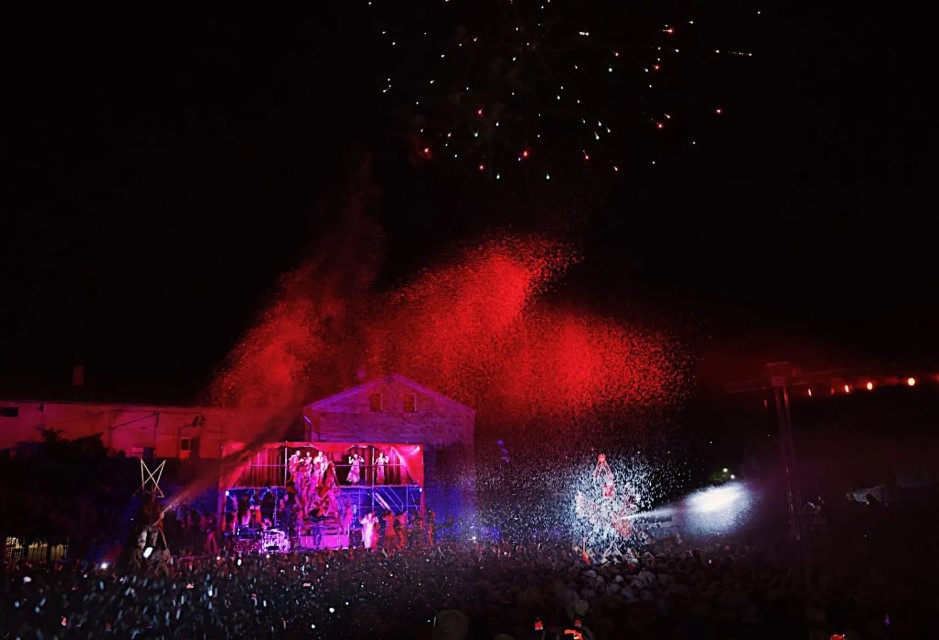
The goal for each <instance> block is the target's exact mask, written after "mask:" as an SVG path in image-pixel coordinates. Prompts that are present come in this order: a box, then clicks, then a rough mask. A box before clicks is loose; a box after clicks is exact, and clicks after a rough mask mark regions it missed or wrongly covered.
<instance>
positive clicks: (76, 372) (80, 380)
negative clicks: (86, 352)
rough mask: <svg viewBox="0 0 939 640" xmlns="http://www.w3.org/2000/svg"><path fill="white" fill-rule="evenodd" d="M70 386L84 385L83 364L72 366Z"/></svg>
mask: <svg viewBox="0 0 939 640" xmlns="http://www.w3.org/2000/svg"><path fill="white" fill-rule="evenodd" d="M72 386H73V387H83V386H85V365H83V364H76V365H75V366H73V367H72Z"/></svg>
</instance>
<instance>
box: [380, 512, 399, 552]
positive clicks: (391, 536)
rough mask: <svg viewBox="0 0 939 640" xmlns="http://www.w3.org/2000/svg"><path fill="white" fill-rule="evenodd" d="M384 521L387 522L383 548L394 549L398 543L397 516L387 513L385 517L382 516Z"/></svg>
mask: <svg viewBox="0 0 939 640" xmlns="http://www.w3.org/2000/svg"><path fill="white" fill-rule="evenodd" d="M382 520H384V521H385V533H384V538H383V539H382V546H384V547H385V548H386V549H394V548H395V546H397V543H398V536H397V532H396V531H395V514H393V513H391V512H390V511H386V512H385V515H384V516H382Z"/></svg>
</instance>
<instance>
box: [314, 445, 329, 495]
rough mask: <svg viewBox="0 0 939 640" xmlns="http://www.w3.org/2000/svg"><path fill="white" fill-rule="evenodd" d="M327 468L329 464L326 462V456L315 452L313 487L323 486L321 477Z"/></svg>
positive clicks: (320, 452)
mask: <svg viewBox="0 0 939 640" xmlns="http://www.w3.org/2000/svg"><path fill="white" fill-rule="evenodd" d="M327 466H329V462H328V461H327V460H326V456H325V455H323V452H322V451H317V452H316V457H315V458H313V486H314V487H317V488H318V487H322V486H323V476H324V475H325V474H326V467H327Z"/></svg>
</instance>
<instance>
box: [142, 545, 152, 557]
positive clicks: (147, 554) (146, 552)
mask: <svg viewBox="0 0 939 640" xmlns="http://www.w3.org/2000/svg"><path fill="white" fill-rule="evenodd" d="M151 555H153V547H147V548H146V549H144V550H143V557H144V558H149V557H150V556H151Z"/></svg>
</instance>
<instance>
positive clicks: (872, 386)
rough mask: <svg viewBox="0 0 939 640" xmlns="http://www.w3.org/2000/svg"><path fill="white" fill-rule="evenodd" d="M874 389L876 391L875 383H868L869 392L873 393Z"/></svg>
mask: <svg viewBox="0 0 939 640" xmlns="http://www.w3.org/2000/svg"><path fill="white" fill-rule="evenodd" d="M873 389H874V383H873V382H868V383H867V390H868V391H872V390H873Z"/></svg>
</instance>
